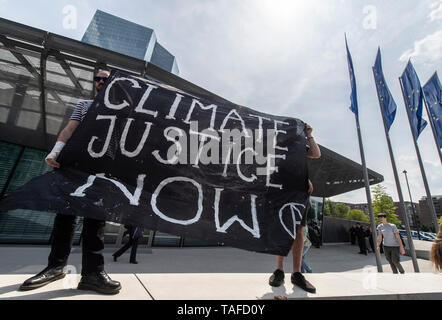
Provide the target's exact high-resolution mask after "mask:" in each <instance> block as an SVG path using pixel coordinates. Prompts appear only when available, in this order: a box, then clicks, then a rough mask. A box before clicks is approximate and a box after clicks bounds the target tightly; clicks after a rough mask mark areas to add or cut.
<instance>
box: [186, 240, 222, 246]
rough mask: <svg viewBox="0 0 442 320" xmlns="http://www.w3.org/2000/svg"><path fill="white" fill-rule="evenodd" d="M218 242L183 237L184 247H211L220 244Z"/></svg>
mask: <svg viewBox="0 0 442 320" xmlns="http://www.w3.org/2000/svg"><path fill="white" fill-rule="evenodd" d="M220 245H221V244H220V243H217V242H213V241H212V242H209V241H207V240H201V239H192V238H184V247H213V246H220Z"/></svg>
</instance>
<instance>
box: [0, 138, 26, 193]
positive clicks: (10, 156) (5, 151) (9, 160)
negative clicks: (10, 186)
mask: <svg viewBox="0 0 442 320" xmlns="http://www.w3.org/2000/svg"><path fill="white" fill-rule="evenodd" d="M21 149H22V147H20V146H17V145H15V144H11V143H7V142H0V192H1V191H2V190H3V188H4V187H5V184H6V181H7V180H8V177H9V175H10V173H11V170H12V168H13V167H14V164H15V162H16V161H17V158H18V155H19V154H20V150H21Z"/></svg>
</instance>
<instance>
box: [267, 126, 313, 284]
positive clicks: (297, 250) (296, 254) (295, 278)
mask: <svg viewBox="0 0 442 320" xmlns="http://www.w3.org/2000/svg"><path fill="white" fill-rule="evenodd" d="M305 130H306V136H307V140H308V144H307V149H308V151H307V157H308V158H312V159H317V158H320V157H321V150H320V149H319V146H318V144H317V143H316V141H315V140H314V138H313V136H312V132H313V128H312V127H311V126H310V125H308V124H306V125H305ZM312 193H313V184H312V182H311V181H310V179H309V180H308V194H309V195H311V194H312ZM307 209H308V208H306V210H305V211H304V216H303V217H302V220H301V224H300V225H299V227H298V230H297V231H296V238H295V241H294V242H293V245H292V256H293V273H292V276H291V282H292V283H293V284H294V285H297V286H298V287H300V288H302V289H303V290H305V291H307V292H310V293H316V288H315V287H314V286H313V285H312V284H311V283H310V282H308V281H307V280H306V279H305V277H304V275H303V274H302V273H301V265H302V252H303V249H304V237H303V233H302V230H303V228H304V227H306V220H307V212H308V210H307ZM276 265H277V268H276V270H275V271H274V272H273V274H272V275H271V276H270V279H269V284H270V285H271V286H272V287H279V286H281V285H282V284H283V283H284V277H285V275H284V256H276Z"/></svg>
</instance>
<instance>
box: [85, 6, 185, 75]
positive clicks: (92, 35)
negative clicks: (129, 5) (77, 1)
mask: <svg viewBox="0 0 442 320" xmlns="http://www.w3.org/2000/svg"><path fill="white" fill-rule="evenodd" d="M81 41H83V42H85V43H89V44H92V45H94V46H97V47H101V48H105V49H108V50H111V51H115V52H118V53H121V54H124V55H127V56H131V57H134V58H137V59H141V60H145V61H148V62H151V63H152V64H155V65H156V66H158V67H160V68H162V69H164V70H166V71H169V72H171V73H173V74H176V75H178V74H179V70H178V65H177V62H176V59H175V57H174V56H173V55H172V54H171V53H170V52H169V51H167V50H166V48H164V47H163V46H162V45H160V44H159V43H158V42H157V37H156V35H155V31H154V30H153V29H150V28H147V27H144V26H141V25H139V24H136V23H133V22H130V21H127V20H125V19H122V18H120V17H117V16H114V15H111V14H109V13H106V12H103V11H101V10H97V11H96V12H95V15H94V17H93V18H92V20H91V22H90V24H89V26H88V28H87V29H86V32H85V33H84V35H83V38H82V40H81Z"/></svg>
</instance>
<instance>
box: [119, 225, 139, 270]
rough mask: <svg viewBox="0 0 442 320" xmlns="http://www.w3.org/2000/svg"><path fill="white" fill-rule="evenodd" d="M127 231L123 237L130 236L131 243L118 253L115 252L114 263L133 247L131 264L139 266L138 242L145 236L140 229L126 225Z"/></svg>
mask: <svg viewBox="0 0 442 320" xmlns="http://www.w3.org/2000/svg"><path fill="white" fill-rule="evenodd" d="M124 227H125V228H126V231H125V232H124V234H123V237H124V236H125V235H126V234H128V235H129V241H128V242H127V243H126V244H125V245H124V246H122V247H121V248H120V249H119V250H118V251H117V252H115V253H114V254H113V255H112V256H113V257H114V261H117V259H118V257H119V256H121V255H122V254H123V253H125V252H126V250H127V249H129V248H130V247H132V249H131V250H130V259H129V262H130V263H133V264H137V263H138V261H137V259H136V258H137V248H138V240H139V239H140V238H141V237H142V236H143V232H142V231H141V228H140V227H134V226H131V225H125V226H124Z"/></svg>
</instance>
